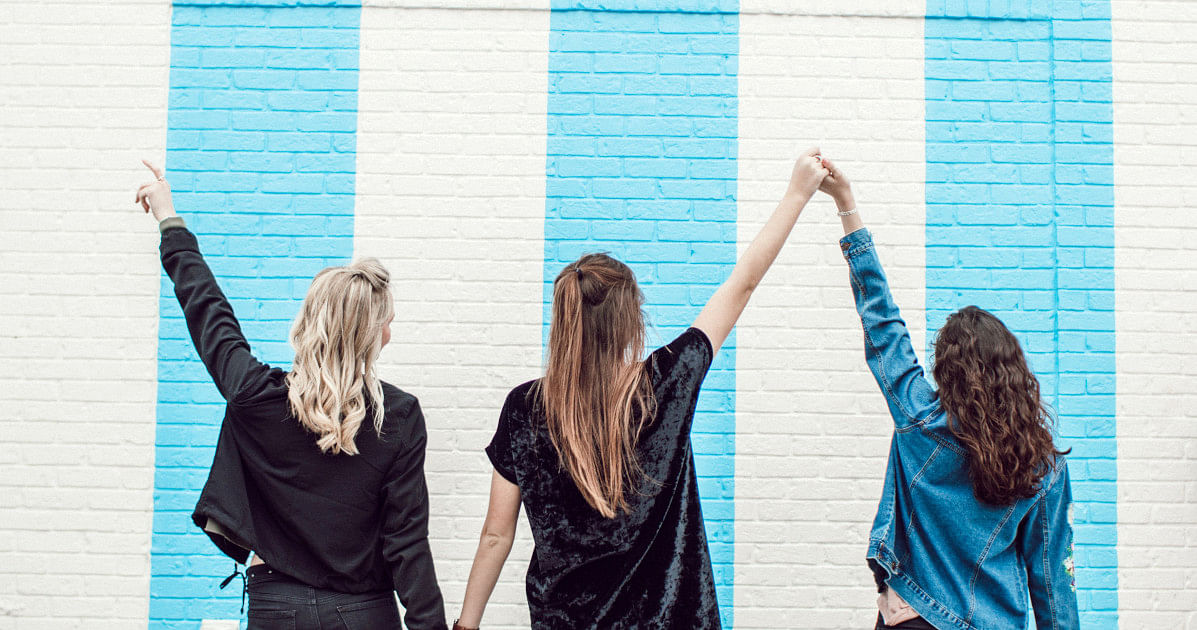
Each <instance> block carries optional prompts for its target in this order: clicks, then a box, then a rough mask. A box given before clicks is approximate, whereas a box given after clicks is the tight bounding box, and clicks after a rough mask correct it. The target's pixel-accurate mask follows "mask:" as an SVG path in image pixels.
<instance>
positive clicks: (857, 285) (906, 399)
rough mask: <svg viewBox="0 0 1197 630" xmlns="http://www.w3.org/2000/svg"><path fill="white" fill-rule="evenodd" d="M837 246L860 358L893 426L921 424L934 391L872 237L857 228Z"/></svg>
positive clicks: (930, 409) (930, 408)
mask: <svg viewBox="0 0 1197 630" xmlns="http://www.w3.org/2000/svg"><path fill="white" fill-rule="evenodd" d="M840 249H841V250H842V251H843V254H844V258H845V259H846V260H847V261H848V271H849V274H850V275H851V280H852V295H853V297H854V298H855V299H856V311H857V312H858V313H860V320H861V323H862V324H863V325H864V342H865V360H866V361H867V362H868V364H869V369H870V370H872V371H873V376H874V377H875V378H876V379H877V384H878V385H880V386H881V391H882V393H884V394H885V400H886V402H887V403H888V404H889V411H890V415H891V416H893V419H894V424H895V425H896V426H897V427H898V428H899V429H901V428H904V427H907V426H909V425H911V424H915V423H917V422H921V421H922V420H924V419H925V418H926V417H927V416H928V415H929V414H931V413H932V412H933V411H934V410H935V408H936V405H935V402H936V400H937V395H936V393H935V390H934V389H933V388H932V387H931V383H929V382H928V381H927V379H926V378H925V377H924V376H923V368H922V366H920V365H919V360H918V357H917V356H916V355H915V353H914V347H913V346H912V345H911V344H910V333H909V332H908V331H907V330H906V322H904V321H902V316H901V314H900V313H899V312H898V305H897V304H895V303H894V298H893V296H892V295H890V292H889V284H888V283H887V281H886V279H885V272H884V271H882V269H881V261H880V260H879V259H878V258H877V250H876V249H875V248H874V247H873V237H872V235H870V234H869V231H868V230H866V229H863V228H862V229H859V230H856V231H855V232H852V233H851V234H848V235H845V236H844V237H843V238H842V239H840Z"/></svg>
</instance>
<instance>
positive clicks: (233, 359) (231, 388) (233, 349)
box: [160, 219, 270, 402]
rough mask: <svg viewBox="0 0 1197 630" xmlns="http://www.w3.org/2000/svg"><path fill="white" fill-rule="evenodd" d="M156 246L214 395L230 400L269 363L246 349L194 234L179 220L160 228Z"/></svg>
mask: <svg viewBox="0 0 1197 630" xmlns="http://www.w3.org/2000/svg"><path fill="white" fill-rule="evenodd" d="M167 220H168V221H169V220H170V219H167ZM176 226H177V227H176ZM160 249H161V253H162V267H163V269H165V270H166V274H167V275H168V276H170V279H171V281H172V282H173V283H174V285H175V296H176V297H177V298H178V299H179V306H181V307H182V308H183V317H184V318H186V320H187V329H188V330H189V331H190V333H191V341H192V342H193V343H194V344H195V350H196V352H198V353H199V356H200V359H201V360H202V361H203V362H204V367H206V368H208V373H209V374H211V375H212V380H213V381H215V382H216V388H217V389H218V390H220V395H221V396H223V397H224V399H225V400H227V401H230V402H231V401H232V400H233V398H235V397H236V396H237V394H238V392H240V391H242V389H244V388H245V386H246V385H248V384H249V383H251V382H255V381H261V380H263V379H264V378H265V376H266V374H267V373H268V372H269V370H270V368H269V367H267V366H266V365H265V364H263V363H262V362H260V361H258V360H257V359H256V358H254V356H253V354H252V353H251V352H250V349H249V343H248V342H247V341H246V340H245V336H244V335H242V334H241V325H240V324H238V323H237V316H236V315H235V314H234V313H233V307H232V306H231V305H229V301H228V300H227V299H225V297H224V293H222V292H221V290H220V286H218V285H217V284H216V278H215V277H214V276H213V275H212V270H211V269H209V268H208V263H206V262H205V261H204V257H203V255H202V254H200V250H199V243H198V242H197V241H196V238H195V235H194V234H192V233H191V232H190V231H189V230H188V229H187V228H185V227H182V222H181V221H179V222H178V223H177V224H173V225H171V226H169V227H166V228H165V229H163V230H162V243H161V246H160Z"/></svg>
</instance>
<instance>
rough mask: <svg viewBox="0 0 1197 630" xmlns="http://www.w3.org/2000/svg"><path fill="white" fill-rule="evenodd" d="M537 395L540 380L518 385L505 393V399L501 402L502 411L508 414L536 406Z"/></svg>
mask: <svg viewBox="0 0 1197 630" xmlns="http://www.w3.org/2000/svg"><path fill="white" fill-rule="evenodd" d="M539 394H540V379H538V378H537V379H533V380H530V381H526V382H524V383H520V384H519V385H516V386H515V387H513V388H511V391H510V392H507V399H506V400H504V401H503V411H504V412H507V413H509V412H515V411H526V410H529V409H531V408H532V407H533V406H534V405H535V404H536V397H537V396H538V395H539Z"/></svg>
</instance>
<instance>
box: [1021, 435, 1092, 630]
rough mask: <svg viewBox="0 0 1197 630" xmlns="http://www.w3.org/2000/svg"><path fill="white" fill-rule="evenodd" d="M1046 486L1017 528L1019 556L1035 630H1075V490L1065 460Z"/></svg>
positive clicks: (1049, 476) (1061, 461)
mask: <svg viewBox="0 0 1197 630" xmlns="http://www.w3.org/2000/svg"><path fill="white" fill-rule="evenodd" d="M1049 479H1050V484H1049ZM1043 483H1044V485H1046V486H1047V489H1046V490H1045V491H1044V493H1043V495H1042V496H1040V497H1039V500H1038V501H1037V502H1036V503H1035V505H1034V507H1032V508H1031V509H1030V511H1029V512H1027V515H1026V516H1025V517H1023V521H1022V523H1020V524H1019V526H1018V554H1019V556H1020V557H1021V558H1022V560H1023V563H1024V564H1025V565H1026V570H1027V587H1028V590H1029V592H1030V595H1031V606H1032V607H1033V608H1034V610H1035V627H1036V628H1038V629H1039V630H1075V629H1076V628H1079V627H1080V620H1079V618H1078V617H1079V613H1078V610H1077V601H1076V580H1075V577H1074V574H1075V569H1074V567H1073V558H1072V523H1071V522H1070V519H1069V517H1068V513H1069V506H1070V505H1071V503H1072V488H1071V486H1070V484H1069V479H1068V465H1067V463H1066V462H1065V461H1064V459H1063V458H1061V459H1059V460H1057V462H1056V467H1055V468H1054V469H1053V470H1052V472H1051V473H1049V474H1048V475H1047V476H1046V477H1044V478H1043Z"/></svg>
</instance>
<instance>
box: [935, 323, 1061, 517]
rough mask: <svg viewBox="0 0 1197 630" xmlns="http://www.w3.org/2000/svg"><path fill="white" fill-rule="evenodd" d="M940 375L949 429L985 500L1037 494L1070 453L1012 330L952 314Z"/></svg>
mask: <svg viewBox="0 0 1197 630" xmlns="http://www.w3.org/2000/svg"><path fill="white" fill-rule="evenodd" d="M933 373H934V375H935V381H936V382H937V383H938V384H939V400H940V403H941V404H942V405H943V408H944V410H945V411H946V412H947V415H948V427H949V429H951V431H952V434H953V435H955V436H956V438H957V439H958V440H960V442H961V443H962V444H963V445H964V447H965V449H966V450H967V451H968V475H969V478H970V479H971V480H972V484H973V492H974V493H975V494H976V496H977V499H979V500H981V501H982V502H984V503H988V504H991V505H1009V504H1011V503H1013V502H1015V501H1017V500H1018V499H1022V498H1027V497H1032V496H1035V493H1036V492H1038V490H1039V480H1040V479H1042V478H1043V476H1044V475H1045V474H1046V473H1047V472H1048V470H1049V469H1050V467H1051V466H1053V465H1054V464H1055V462H1056V458H1057V457H1059V456H1061V455H1065V454H1067V453H1068V452H1069V451H1061V450H1059V449H1057V448H1056V446H1055V443H1054V442H1053V441H1052V430H1051V424H1052V422H1053V419H1052V415H1051V413H1050V412H1049V410H1048V408H1047V407H1046V406H1045V405H1044V404H1043V401H1042V400H1041V399H1040V397H1039V380H1038V379H1036V378H1035V375H1034V373H1032V372H1031V370H1030V368H1029V367H1027V361H1026V357H1024V356H1023V352H1022V347H1021V346H1020V345H1019V343H1018V339H1016V338H1015V337H1014V335H1013V334H1012V333H1011V332H1010V329H1008V328H1006V325H1005V324H1003V323H1002V321H1001V320H1000V319H998V318H997V317H995V316H994V315H993V314H992V313H990V312H989V311H986V310H984V309H981V308H977V307H976V306H966V307H964V308H962V309H960V310H959V311H957V312H955V313H952V314H951V315H950V316H948V320H947V321H946V322H945V323H944V325H943V327H942V328H940V329H939V334H938V336H937V337H936V340H935V367H934V370H933ZM1069 450H1071V449H1069Z"/></svg>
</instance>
